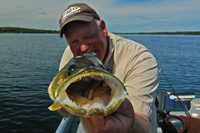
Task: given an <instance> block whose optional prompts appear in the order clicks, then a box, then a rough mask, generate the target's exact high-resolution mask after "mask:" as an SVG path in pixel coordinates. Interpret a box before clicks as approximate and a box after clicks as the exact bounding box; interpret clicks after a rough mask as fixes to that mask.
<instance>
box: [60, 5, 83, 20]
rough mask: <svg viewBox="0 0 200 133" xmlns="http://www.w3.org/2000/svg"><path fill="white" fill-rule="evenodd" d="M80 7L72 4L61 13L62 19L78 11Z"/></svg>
mask: <svg viewBox="0 0 200 133" xmlns="http://www.w3.org/2000/svg"><path fill="white" fill-rule="evenodd" d="M80 9H81V8H80V7H79V6H72V7H69V8H67V9H66V10H65V11H64V13H63V17H62V19H65V18H66V17H68V16H69V15H71V14H74V13H77V12H80Z"/></svg>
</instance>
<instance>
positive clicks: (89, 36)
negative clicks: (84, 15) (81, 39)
mask: <svg viewBox="0 0 200 133" xmlns="http://www.w3.org/2000/svg"><path fill="white" fill-rule="evenodd" d="M93 36H94V35H88V36H85V39H90V38H92V37H93Z"/></svg>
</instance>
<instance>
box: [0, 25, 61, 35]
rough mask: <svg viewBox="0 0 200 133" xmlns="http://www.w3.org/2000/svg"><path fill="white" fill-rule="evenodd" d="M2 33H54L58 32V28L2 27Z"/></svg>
mask: <svg viewBox="0 0 200 133" xmlns="http://www.w3.org/2000/svg"><path fill="white" fill-rule="evenodd" d="M0 33H52V34H57V33H59V31H56V30H42V29H29V28H20V27H0Z"/></svg>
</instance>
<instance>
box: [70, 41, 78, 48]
mask: <svg viewBox="0 0 200 133" xmlns="http://www.w3.org/2000/svg"><path fill="white" fill-rule="evenodd" d="M77 44H78V42H77V41H74V42H73V43H71V44H70V46H72V47H73V46H76V45H77Z"/></svg>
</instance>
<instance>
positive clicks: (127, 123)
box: [82, 98, 135, 133]
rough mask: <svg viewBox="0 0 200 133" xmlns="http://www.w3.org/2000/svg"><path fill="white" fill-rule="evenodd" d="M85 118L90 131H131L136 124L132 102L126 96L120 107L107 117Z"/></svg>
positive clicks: (85, 123) (103, 132)
mask: <svg viewBox="0 0 200 133" xmlns="http://www.w3.org/2000/svg"><path fill="white" fill-rule="evenodd" d="M82 118H83V123H84V125H85V127H86V129H87V131H88V132H89V133H94V132H95V133H118V132H123V133H129V132H131V131H132V130H133V126H134V124H135V114H134V111H133V107H132V105H131V102H130V101H129V100H128V99H127V98H125V100H124V101H123V102H122V104H121V105H120V107H119V108H118V109H117V110H116V111H115V112H114V113H113V114H111V115H108V116H105V117H91V118H86V117H82Z"/></svg>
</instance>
